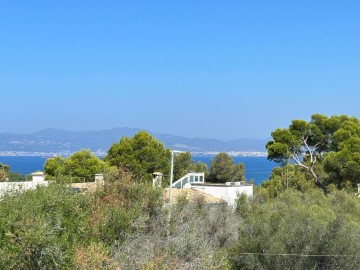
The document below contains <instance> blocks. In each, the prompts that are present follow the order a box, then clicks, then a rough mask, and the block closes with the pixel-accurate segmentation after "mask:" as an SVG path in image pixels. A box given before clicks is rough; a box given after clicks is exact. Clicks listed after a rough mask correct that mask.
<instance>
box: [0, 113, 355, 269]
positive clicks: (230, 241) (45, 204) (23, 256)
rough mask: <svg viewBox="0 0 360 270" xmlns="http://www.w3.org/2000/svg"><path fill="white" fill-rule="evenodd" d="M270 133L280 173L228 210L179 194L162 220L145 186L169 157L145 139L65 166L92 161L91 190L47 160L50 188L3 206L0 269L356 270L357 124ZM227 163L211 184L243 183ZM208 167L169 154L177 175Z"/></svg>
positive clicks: (215, 168) (318, 122)
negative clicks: (96, 176)
mask: <svg viewBox="0 0 360 270" xmlns="http://www.w3.org/2000/svg"><path fill="white" fill-rule="evenodd" d="M272 137H273V139H272V140H271V141H270V142H269V143H268V144H267V149H268V153H269V159H271V160H275V161H277V162H279V165H280V166H279V167H276V168H274V169H273V171H272V173H271V175H270V177H269V180H267V181H264V182H263V183H262V184H261V185H260V186H258V187H256V189H255V191H254V197H253V198H247V197H245V196H240V197H239V199H238V201H237V204H236V207H235V209H233V208H228V207H227V206H224V205H221V204H218V205H209V204H206V203H205V202H204V200H202V198H201V197H199V198H198V199H197V200H195V201H189V200H188V198H186V197H180V198H179V199H178V201H177V203H176V204H175V205H173V207H172V211H173V213H172V215H171V217H172V218H171V220H170V222H168V211H169V207H168V205H167V203H166V202H164V194H163V190H162V189H153V188H152V187H151V181H149V180H150V177H151V173H152V172H154V171H163V172H166V171H167V170H169V158H170V154H169V150H168V149H165V148H164V147H163V145H162V144H161V143H158V142H157V141H156V140H155V139H153V138H152V137H151V136H150V135H149V134H147V133H145V132H140V133H138V134H137V135H135V136H134V137H133V138H122V139H121V140H120V142H118V143H115V144H113V145H112V146H111V147H110V149H109V151H108V155H107V156H106V158H105V159H104V161H101V160H98V161H97V162H87V160H88V159H90V160H92V159H94V158H96V157H93V156H91V155H89V153H87V154H85V153H82V154H81V155H80V154H79V155H77V157H76V158H73V159H72V160H73V161H74V160H75V161H74V162H75V163H76V162H77V160H78V161H79V163H81V165H80V166H79V167H80V168H82V169H81V170H76V169H75V168H76V166H75V164H74V163H71V162H69V161H67V163H68V164H73V166H69V165H68V166H69V167H68V168H70V169H71V170H72V171H71V175H75V174H79V175H80V173H81V175H86V173H84V172H87V171H88V169H89V168H86V169H85V167H86V166H89V164H95V165H94V166H95V167H96V164H100V165H101V166H99V167H96V169H97V170H99V168H101V170H103V172H104V174H105V183H104V185H103V186H100V187H99V188H98V189H97V190H96V191H95V192H92V193H90V192H88V193H78V194H74V193H73V192H72V190H71V189H70V188H69V187H67V186H66V185H64V184H62V182H63V181H62V177H63V175H66V172H65V171H64V168H65V167H62V166H65V163H66V159H60V158H57V159H58V160H55V161H56V162H54V161H51V162H50V161H49V163H48V165H49V164H50V165H51V166H50V165H49V166H48V168H47V169H48V170H53V176H54V178H55V179H56V180H58V181H54V182H53V183H52V184H50V185H49V187H39V188H37V189H36V190H31V191H27V192H23V193H19V194H16V195H12V196H10V195H8V196H5V197H4V198H3V200H2V201H1V202H0V258H1V259H0V269H143V270H149V269H219V270H220V269H229V270H230V269H295V270H296V269H327V270H328V269H330V270H331V269H358V268H359V263H360V256H359V255H358V254H357V253H358V250H359V249H360V244H359V243H360V242H359V241H358V240H359V239H360V198H359V197H358V196H357V195H356V194H355V187H356V185H357V183H358V182H359V181H360V180H359V179H360V178H359V176H360V174H359V172H358V167H360V160H359V156H360V124H359V120H358V119H356V118H351V117H348V116H332V117H326V116H323V115H313V116H312V118H311V120H310V121H309V122H306V121H302V120H294V121H293V122H292V123H291V125H290V126H289V127H288V128H286V129H277V130H275V131H274V132H273V133H272ZM83 157H85V158H83ZM229 158H230V157H228V156H227V155H226V154H223V153H222V154H219V155H218V156H217V157H216V158H215V159H214V160H213V161H212V163H211V167H210V170H209V176H208V179H212V181H215V182H220V183H221V182H225V181H239V180H242V179H243V170H244V168H243V165H235V164H233V162H232V160H230V159H231V158H230V159H229ZM69 159H71V157H70V158H69ZM58 164H60V165H61V166H57V165H58ZM89 167H90V168H91V167H93V166H89ZM70 169H69V170H70ZM205 169H206V166H204V164H201V163H200V164H199V163H198V164H194V163H193V162H192V160H191V156H190V154H189V153H184V154H181V155H178V156H177V158H176V159H175V169H174V171H175V173H176V174H177V176H182V174H185V173H187V172H189V171H203V170H205ZM96 172H99V171H96ZM91 173H92V172H91ZM89 174H90V173H89ZM83 177H85V176H83Z"/></svg>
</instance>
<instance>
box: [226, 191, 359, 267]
mask: <svg viewBox="0 0 360 270" xmlns="http://www.w3.org/2000/svg"><path fill="white" fill-rule="evenodd" d="M243 203H244V204H240V205H239V215H240V217H241V222H240V227H239V241H238V243H237V245H236V247H235V248H234V249H233V251H232V256H231V259H232V262H233V264H234V268H235V269H358V266H359V263H360V256H358V251H359V249H360V242H359V241H358V240H359V237H360V199H359V198H358V197H355V196H353V195H350V194H348V193H346V192H345V191H335V192H333V193H332V194H329V195H328V196H325V195H323V194H322V192H321V191H319V190H317V189H316V190H314V189H311V190H308V191H307V192H305V193H302V192H298V191H294V190H289V191H286V192H283V193H282V194H281V195H280V196H278V197H277V198H275V199H270V200H267V201H265V202H262V198H255V199H254V200H253V201H251V202H249V203H247V204H246V200H243ZM249 253H250V254H249ZM308 255H316V256H308Z"/></svg>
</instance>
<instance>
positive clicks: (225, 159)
mask: <svg viewBox="0 0 360 270" xmlns="http://www.w3.org/2000/svg"><path fill="white" fill-rule="evenodd" d="M244 179H245V177H244V164H242V163H238V164H234V161H233V159H232V158H231V157H230V156H229V155H228V154H226V153H220V154H218V155H216V156H215V157H214V159H213V160H211V163H210V174H209V182H217V183H225V182H235V181H242V180H244Z"/></svg>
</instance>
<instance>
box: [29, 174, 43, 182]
mask: <svg viewBox="0 0 360 270" xmlns="http://www.w3.org/2000/svg"><path fill="white" fill-rule="evenodd" d="M31 176H32V182H34V183H41V182H44V181H45V174H44V173H43V172H34V173H32V174H31Z"/></svg>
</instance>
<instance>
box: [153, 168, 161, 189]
mask: <svg viewBox="0 0 360 270" xmlns="http://www.w3.org/2000/svg"><path fill="white" fill-rule="evenodd" d="M152 175H153V182H152V185H153V188H155V187H161V182H162V177H163V174H162V173H161V172H153V173H152Z"/></svg>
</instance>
